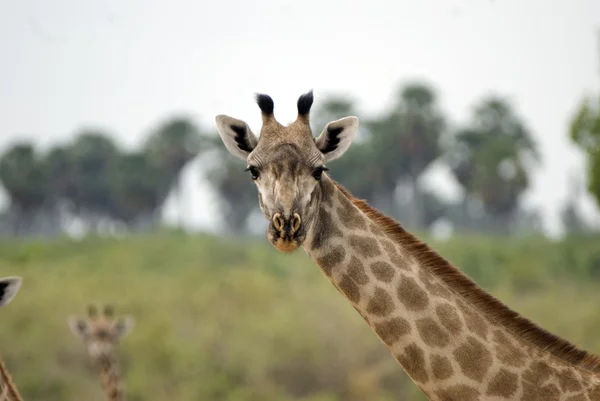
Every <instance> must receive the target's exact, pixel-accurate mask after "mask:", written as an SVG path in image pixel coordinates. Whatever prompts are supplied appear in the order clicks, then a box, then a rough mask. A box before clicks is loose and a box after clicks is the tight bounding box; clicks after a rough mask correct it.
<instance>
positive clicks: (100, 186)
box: [59, 130, 120, 231]
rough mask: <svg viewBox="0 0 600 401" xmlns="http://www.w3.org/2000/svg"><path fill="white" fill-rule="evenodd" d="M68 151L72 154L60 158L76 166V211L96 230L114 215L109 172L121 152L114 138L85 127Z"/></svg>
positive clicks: (73, 203)
mask: <svg viewBox="0 0 600 401" xmlns="http://www.w3.org/2000/svg"><path fill="white" fill-rule="evenodd" d="M68 151H69V154H70V156H69V157H65V158H64V159H60V158H59V160H61V162H63V163H66V164H65V166H66V167H71V168H72V171H71V172H72V174H73V175H72V180H73V182H72V185H73V188H72V191H73V195H72V205H73V208H74V212H75V213H76V214H77V215H79V216H80V217H81V218H83V219H84V220H85V221H86V222H87V224H88V225H89V228H90V229H91V230H92V231H96V230H97V228H98V223H99V222H100V220H102V219H103V218H107V217H110V215H111V211H112V203H111V202H112V200H111V192H110V189H111V188H110V185H109V171H110V169H111V168H113V164H114V163H115V162H116V161H117V158H118V157H119V153H120V152H119V150H118V149H117V146H116V145H115V143H114V142H113V141H112V139H111V138H110V137H109V136H108V135H107V134H105V133H104V132H101V131H98V130H82V131H81V132H80V133H79V134H78V135H77V136H76V137H75V140H74V141H73V143H72V144H71V146H70V147H69V150H68ZM63 177H67V175H65V176H63ZM70 179H71V177H69V179H65V181H64V182H65V183H67V182H69V181H70ZM70 185H71V184H68V186H67V187H69V186H70ZM69 192H70V191H69ZM70 196H71V195H69V197H70Z"/></svg>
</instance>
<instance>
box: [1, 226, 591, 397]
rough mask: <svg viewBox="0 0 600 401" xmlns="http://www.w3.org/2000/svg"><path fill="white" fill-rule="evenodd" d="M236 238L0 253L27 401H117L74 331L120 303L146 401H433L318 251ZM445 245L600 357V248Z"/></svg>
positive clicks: (11, 344)
mask: <svg viewBox="0 0 600 401" xmlns="http://www.w3.org/2000/svg"><path fill="white" fill-rule="evenodd" d="M232 241H233V240H229V239H227V238H218V237H212V236H205V235H202V236H184V235H173V234H160V235H154V236H146V237H132V238H127V239H86V240H83V241H78V242H73V241H68V240H60V241H54V242H23V243H15V242H11V243H2V244H0V276H5V275H13V274H18V275H21V276H22V277H23V279H24V281H23V286H22V289H21V292H20V293H19V294H18V295H17V298H16V299H15V300H14V301H13V303H11V304H10V305H9V306H7V307H6V308H2V309H0V325H1V326H0V327H1V329H0V354H1V355H2V356H3V358H4V360H5V362H6V364H7V366H8V368H9V369H10V371H11V372H12V374H13V376H14V379H15V382H16V383H17V385H18V386H19V389H20V391H21V393H22V394H23V396H24V397H25V398H26V399H27V400H39V401H59V400H60V401H75V400H78V401H80V400H84V399H85V400H90V401H96V400H98V401H100V400H103V399H104V398H103V397H104V396H103V394H102V392H101V390H100V386H99V382H98V379H97V377H96V376H95V373H94V370H93V369H92V368H91V366H90V365H89V363H88V362H87V359H86V356H85V352H84V348H83V345H82V344H81V343H80V341H79V339H77V338H75V337H74V336H73V335H72V334H71V333H70V331H69V329H68V327H67V324H66V318H67V316H69V315H71V314H83V313H85V305H86V304H87V303H89V302H110V303H112V304H114V305H115V307H116V312H117V314H119V313H121V314H131V315H133V316H134V317H135V318H136V321H137V324H136V327H135V329H134V330H133V332H132V333H131V334H130V335H129V336H128V337H126V338H125V339H124V340H123V341H122V343H121V348H120V359H121V361H122V365H123V373H124V377H125V380H126V385H127V389H128V398H129V399H130V400H131V401H137V400H147V401H163V400H164V401H166V400H185V401H187V400H190V401H191V400H210V401H218V400H223V401H253V400H256V401H259V400H260V401H271V400H273V401H275V400H278V401H287V400H303V401H338V400H340V401H341V400H350V401H353V400H355V401H359V400H369V401H388V400H410V401H412V400H423V399H424V398H423V397H421V396H420V395H419V394H418V391H417V389H416V387H415V386H414V385H413V384H412V383H411V382H410V381H409V380H408V379H407V377H406V376H405V374H404V373H403V371H402V370H401V368H400V367H399V366H398V365H397V363H396V362H395V361H394V360H393V358H392V357H391V356H390V355H389V353H388V351H387V350H386V348H385V347H384V346H383V345H382V344H381V343H380V342H379V340H378V339H377V338H376V337H375V335H374V334H373V333H372V332H371V330H370V329H369V327H368V326H367V325H366V324H365V323H364V322H363V320H362V319H361V318H360V316H358V314H357V313H356V312H355V311H354V310H353V309H352V307H351V306H350V305H349V304H348V303H347V302H346V301H345V300H344V299H343V298H342V297H341V296H340V295H339V294H338V293H337V291H336V290H335V289H334V287H333V286H332V285H331V284H329V282H328V281H327V280H326V279H325V278H324V277H323V275H322V273H321V272H320V271H319V270H318V268H317V267H316V266H314V264H313V263H312V262H311V261H310V260H309V258H308V257H307V256H306V255H305V254H304V253H302V252H296V253H294V254H292V255H285V254H282V253H279V252H277V251H276V250H274V249H273V248H272V247H271V246H270V245H268V244H267V242H266V240H264V239H262V238H260V239H256V240H254V239H253V240H239V239H236V240H235V242H232ZM434 247H435V248H436V249H438V250H439V252H440V253H441V254H442V255H443V256H445V257H446V258H448V259H449V260H450V261H452V262H453V263H455V264H456V265H458V266H459V267H461V268H462V269H463V270H464V271H465V272H466V273H467V274H469V275H470V276H471V277H472V278H473V279H475V281H477V282H478V283H479V284H481V285H482V286H483V287H484V288H486V289H487V290H489V291H490V292H492V293H493V294H494V295H496V296H498V297H499V298H500V299H502V300H503V301H504V302H505V303H507V304H508V305H509V306H511V307H512V308H514V309H516V310H518V311H519V312H521V313H523V314H524V315H526V316H527V317H529V318H531V319H533V320H534V321H536V322H538V323H540V324H542V325H543V326H544V327H546V328H548V329H549V330H552V331H554V332H556V333H557V334H560V335H562V336H564V337H566V338H567V339H569V340H571V341H573V342H575V343H576V344H578V345H580V346H583V347H585V348H587V349H589V350H591V351H596V352H600V308H599V307H598V306H600V292H599V291H598V285H599V283H600V241H598V238H587V239H578V240H570V241H565V242H560V243H550V242H548V241H545V240H542V239H528V240H522V239H521V240H508V239H507V240H499V239H493V240H492V239H486V238H457V239H454V240H452V241H450V242H446V243H443V244H434ZM596 280H598V281H596Z"/></svg>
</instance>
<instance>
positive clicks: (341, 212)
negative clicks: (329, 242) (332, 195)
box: [336, 195, 367, 230]
mask: <svg viewBox="0 0 600 401" xmlns="http://www.w3.org/2000/svg"><path fill="white" fill-rule="evenodd" d="M340 196H344V195H340ZM336 211H337V215H338V218H339V220H340V222H341V223H342V224H343V225H344V227H346V228H348V229H350V230H367V222H366V219H367V217H366V216H363V215H362V214H361V213H360V212H359V211H358V209H357V208H356V207H355V206H354V205H348V207H346V205H345V204H342V205H340V206H338V207H337V209H336Z"/></svg>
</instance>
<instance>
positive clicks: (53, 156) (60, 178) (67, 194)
mask: <svg viewBox="0 0 600 401" xmlns="http://www.w3.org/2000/svg"><path fill="white" fill-rule="evenodd" d="M43 168H44V170H45V171H46V174H47V177H48V190H49V193H48V197H49V200H50V202H51V204H52V206H53V207H54V208H55V209H56V210H57V211H58V210H60V209H62V208H65V209H69V208H70V206H72V202H73V200H74V199H75V195H76V188H75V179H74V178H75V167H74V163H73V158H72V155H71V153H70V149H69V148H68V147H65V146H56V147H53V148H51V149H50V151H49V152H48V153H47V154H46V155H45V157H44V159H43Z"/></svg>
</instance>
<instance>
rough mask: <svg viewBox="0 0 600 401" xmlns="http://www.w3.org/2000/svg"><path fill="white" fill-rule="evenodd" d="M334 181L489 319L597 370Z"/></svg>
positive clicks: (594, 359) (591, 358)
mask: <svg viewBox="0 0 600 401" xmlns="http://www.w3.org/2000/svg"><path fill="white" fill-rule="evenodd" d="M334 184H335V185H336V187H337V188H338V189H339V190H340V191H341V192H342V193H343V194H344V196H346V197H347V198H348V199H349V200H350V201H352V203H353V204H354V205H355V206H356V207H358V208H359V209H360V210H361V211H362V212H363V213H365V215H366V216H367V217H368V218H369V219H371V220H372V221H373V222H375V223H376V224H377V225H378V226H379V227H380V228H381V229H383V231H384V232H385V233H386V234H387V235H389V236H390V238H392V239H393V240H394V241H396V242H397V243H398V244H400V245H402V247H403V248H404V249H406V250H407V251H408V252H410V254H411V255H412V256H414V257H415V258H416V259H417V260H418V261H419V263H420V264H421V265H422V266H424V267H425V268H427V269H429V270H430V271H431V272H432V273H433V274H435V275H436V276H437V277H439V278H440V279H441V280H442V281H443V282H445V283H446V284H447V285H448V286H449V287H450V288H451V289H453V290H454V292H455V293H456V294H458V295H460V296H461V297H463V298H464V299H465V300H466V301H467V302H469V303H470V304H472V305H475V307H477V308H478V309H479V310H480V311H481V312H482V314H483V315H485V316H486V317H488V318H489V319H490V320H492V321H493V322H496V323H498V324H500V325H502V326H503V327H505V328H506V329H507V330H509V331H511V332H512V333H514V334H515V335H516V336H517V337H519V338H521V339H523V340H525V341H527V342H529V343H531V344H533V345H535V346H537V347H539V348H540V349H542V350H544V351H547V352H550V353H551V354H553V355H554V356H556V357H558V358H560V359H562V360H564V361H565V362H567V363H569V364H572V365H575V366H577V367H579V368H582V369H585V370H588V371H591V372H594V373H600V357H598V356H596V355H593V354H591V353H589V352H587V351H584V350H582V349H579V348H577V347H576V346H575V345H573V344H571V343H570V342H568V341H567V340H564V339H562V338H560V337H558V336H556V335H554V334H552V333H550V332H548V331H546V330H544V329H543V328H541V327H539V326H538V325H536V324H535V323H533V322H531V321H530V320H528V319H526V318H524V317H522V316H521V315H519V314H518V313H517V312H515V311H513V310H511V309H509V308H508V307H507V306H506V305H504V304H503V303H502V302H501V301H499V300H498V299H496V298H495V297H494V296H492V295H490V294H488V293H486V292H485V291H483V290H482V289H481V288H479V287H478V286H477V284H475V283H474V282H473V281H472V280H471V279H470V278H468V277H467V276H466V275H465V274H464V273H462V272H461V271H460V270H459V269H457V268H456V267H455V266H453V265H452V264H450V263H449V262H448V261H447V260H445V259H444V258H442V257H441V256H440V255H439V254H438V253H437V252H435V251H434V250H433V249H431V248H430V247H429V246H428V245H427V244H425V243H423V242H421V241H420V240H419V239H417V238H416V237H415V236H413V235H412V234H411V233H409V232H407V231H406V230H405V229H404V228H403V227H402V226H401V225H400V224H399V223H398V222H397V221H396V220H394V219H393V218H390V217H388V216H385V215H384V214H382V213H381V212H379V211H378V210H376V209H374V208H373V207H371V206H370V205H369V204H368V203H367V202H366V201H364V200H360V199H356V198H355V197H353V196H352V195H351V194H350V193H349V192H348V191H347V190H346V189H345V188H343V187H342V186H341V185H340V184H339V183H337V182H335V181H334Z"/></svg>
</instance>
